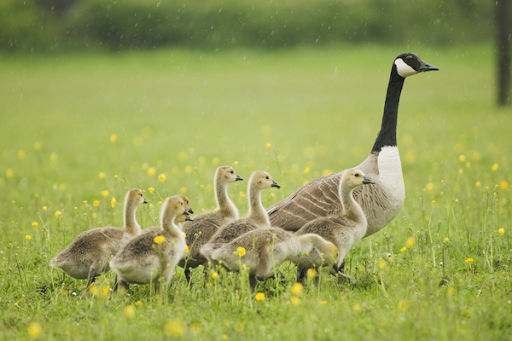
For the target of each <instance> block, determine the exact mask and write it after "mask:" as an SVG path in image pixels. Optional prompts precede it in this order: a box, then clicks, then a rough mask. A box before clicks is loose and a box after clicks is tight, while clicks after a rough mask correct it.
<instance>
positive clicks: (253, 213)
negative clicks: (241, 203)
mask: <svg viewBox="0 0 512 341" xmlns="http://www.w3.org/2000/svg"><path fill="white" fill-rule="evenodd" d="M247 193H248V195H249V214H248V215H247V218H249V219H251V220H254V221H255V222H256V223H257V224H259V225H264V226H270V220H269V218H268V215H267V211H265V208H264V207H263V205H262V204H261V189H259V188H258V185H257V184H256V183H249V187H248V188H247Z"/></svg>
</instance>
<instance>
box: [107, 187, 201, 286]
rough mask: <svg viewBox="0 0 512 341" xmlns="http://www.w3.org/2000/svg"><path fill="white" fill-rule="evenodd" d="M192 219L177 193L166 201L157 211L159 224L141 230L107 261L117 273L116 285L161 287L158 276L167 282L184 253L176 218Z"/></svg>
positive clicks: (183, 243)
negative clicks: (150, 284) (158, 211)
mask: <svg viewBox="0 0 512 341" xmlns="http://www.w3.org/2000/svg"><path fill="white" fill-rule="evenodd" d="M176 220H177V221H178V222H183V221H185V220H191V218H190V217H189V213H188V211H187V210H186V209H185V203H184V201H183V199H182V198H181V197H180V196H178V195H177V196H173V197H169V198H167V199H166V200H165V202H164V204H163V206H162V210H161V212H160V221H161V224H162V225H161V227H154V228H149V229H146V230H144V232H142V233H141V234H139V235H138V236H136V237H135V238H132V239H131V240H130V241H129V242H128V243H127V244H126V245H125V246H124V247H123V248H122V249H121V251H119V253H118V254H117V255H116V256H115V257H114V258H112V260H111V261H110V267H111V268H112V270H114V271H115V272H116V274H117V277H118V279H119V285H120V286H121V287H124V288H125V289H126V290H128V285H129V284H130V283H133V284H149V283H153V285H154V286H155V289H158V288H159V287H160V286H159V285H160V283H161V281H160V278H163V283H164V284H165V285H168V284H169V282H170V281H171V276H172V274H173V273H174V267H175V266H176V264H177V263H178V261H179V260H180V259H181V258H182V257H183V255H184V253H185V245H186V244H185V237H184V236H183V232H182V231H181V228H180V227H179V226H178V225H177V224H176V222H175V221H176Z"/></svg>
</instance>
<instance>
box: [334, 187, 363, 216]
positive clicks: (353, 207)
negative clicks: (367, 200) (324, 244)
mask: <svg viewBox="0 0 512 341" xmlns="http://www.w3.org/2000/svg"><path fill="white" fill-rule="evenodd" d="M354 189H355V187H352V186H350V184H349V183H348V182H347V181H344V179H343V178H342V179H341V183H340V187H339V193H338V195H339V197H340V198H341V204H342V205H343V212H342V215H343V216H345V217H347V218H348V219H350V220H353V221H356V222H358V223H366V217H365V215H364V213H363V210H362V209H361V206H360V205H359V204H358V203H357V202H356V201H355V200H354V196H353V195H352V192H353V191H354Z"/></svg>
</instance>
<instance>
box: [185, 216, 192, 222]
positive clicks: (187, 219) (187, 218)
mask: <svg viewBox="0 0 512 341" xmlns="http://www.w3.org/2000/svg"><path fill="white" fill-rule="evenodd" d="M185 221H194V219H192V218H191V217H190V216H187V217H186V218H185Z"/></svg>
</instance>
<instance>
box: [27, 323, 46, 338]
mask: <svg viewBox="0 0 512 341" xmlns="http://www.w3.org/2000/svg"><path fill="white" fill-rule="evenodd" d="M42 333H43V328H42V327H41V325H40V324H39V323H37V322H32V323H31V324H30V325H29V326H28V336H30V337H31V338H33V339H34V340H39V338H40V337H41V334H42Z"/></svg>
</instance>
